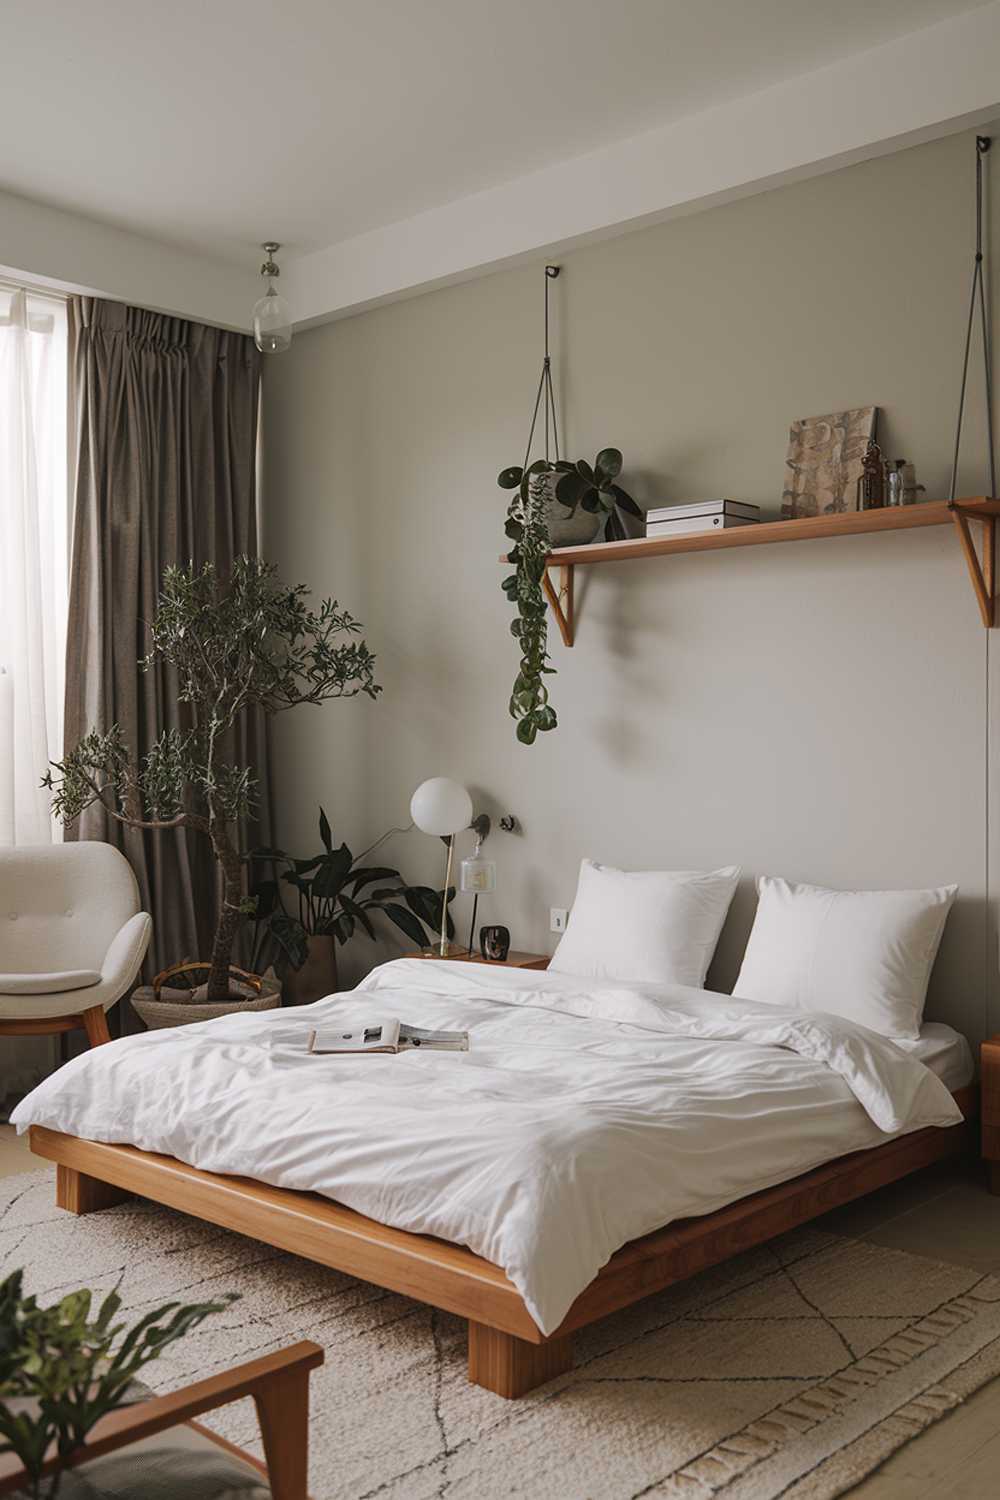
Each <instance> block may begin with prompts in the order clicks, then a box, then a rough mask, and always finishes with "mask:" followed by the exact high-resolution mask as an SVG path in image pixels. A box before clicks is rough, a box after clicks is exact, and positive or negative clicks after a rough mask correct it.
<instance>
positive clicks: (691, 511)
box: [646, 500, 760, 536]
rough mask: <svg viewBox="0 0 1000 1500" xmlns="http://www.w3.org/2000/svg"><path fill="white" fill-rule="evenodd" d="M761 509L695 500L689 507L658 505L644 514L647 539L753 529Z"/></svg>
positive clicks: (738, 503)
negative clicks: (743, 528) (699, 532)
mask: <svg viewBox="0 0 1000 1500" xmlns="http://www.w3.org/2000/svg"><path fill="white" fill-rule="evenodd" d="M759 520H760V506H759V505H748V504H746V503H745V502H744V501H743V500H695V501H693V502H692V503H691V504H690V505H661V506H658V507H657V508H656V509H655V510H648V511H647V512H646V535H647V536H690V535H691V534H692V533H693V532H697V531H723V530H726V529H728V528H729V527H730V526H753V525H754V524H755V523H756V522H758V521H759Z"/></svg>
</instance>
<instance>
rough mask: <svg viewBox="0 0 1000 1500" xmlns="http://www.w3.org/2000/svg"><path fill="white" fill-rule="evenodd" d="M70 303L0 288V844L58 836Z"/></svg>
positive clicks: (4, 286)
mask: <svg viewBox="0 0 1000 1500" xmlns="http://www.w3.org/2000/svg"><path fill="white" fill-rule="evenodd" d="M66 367H67V330H66V304H65V302H64V300H63V299H62V298H59V297H53V296H49V295H47V294H43V293H38V292H35V291H32V290H29V289H26V288H24V287H16V286H10V285H9V284H6V283H4V282H0V844H15V843H16V844H39V843H49V842H50V841H52V840H53V839H55V838H58V837H60V834H59V832H58V829H57V828H56V827H55V826H54V825H53V822H52V818H51V815H50V811H49V802H48V795H47V793H46V792H45V791H44V790H42V789H41V788H40V787H39V782H40V780H41V777H42V775H43V773H44V771H45V768H46V766H47V764H48V762H49V760H51V759H54V758H56V757H59V756H61V754H62V720H63V689H64V671H65V657H66V607H67V594H68V532H69V485H68V477H67V451H66Z"/></svg>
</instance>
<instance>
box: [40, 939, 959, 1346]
mask: <svg viewBox="0 0 1000 1500" xmlns="http://www.w3.org/2000/svg"><path fill="white" fill-rule="evenodd" d="M334 1016H335V1017H336V1018H337V1019H338V1021H339V1020H340V1019H341V1018H342V1019H343V1021H344V1023H345V1025H346V1024H357V1023H359V1022H365V1021H378V1020H381V1019H389V1018H391V1017H399V1018H400V1019H402V1020H404V1021H409V1022H411V1023H413V1024H416V1025H419V1026H431V1027H444V1028H447V1029H449V1030H454V1029H459V1028H462V1029H467V1030H468V1031H469V1032H470V1033H471V1050H470V1051H469V1052H467V1053H443V1052H437V1053H435V1052H426V1051H412V1052H407V1053H402V1054H400V1055H398V1056H368V1057H360V1058H351V1057H344V1056H340V1057H320V1056H312V1055H308V1054H306V1052H305V1050H304V1048H305V1036H306V1033H307V1031H308V1030H309V1029H310V1028H311V1027H312V1026H314V1025H315V1024H316V1023H317V1021H318V1020H320V1019H324V1020H326V1019H329V1018H331V1017H334ZM12 1118H13V1120H14V1123H15V1124H16V1125H17V1127H18V1129H19V1130H24V1129H26V1128H27V1126H28V1125H31V1124H39V1125H47V1126H49V1127H51V1128H52V1129H54V1130H61V1131H66V1132H69V1133H70V1134H73V1135H79V1136H85V1137H88V1138H90V1139H91V1140H98V1141H112V1142H127V1143H129V1144H132V1145H135V1146H139V1147H141V1148H142V1149H143V1150H147V1151H160V1152H165V1153H166V1154H168V1155H170V1156H175V1157H179V1158H180V1159H181V1160H182V1161H186V1162H190V1163H191V1164H193V1165H194V1166H196V1167H201V1168H203V1169H205V1170H207V1171H212V1172H228V1173H237V1174H241V1175H245V1176H248V1177H256V1178H259V1179H261V1180H263V1181H265V1182H270V1183H275V1184H277V1185H279V1186H281V1187H287V1188H298V1189H311V1190H313V1191H316V1192H320V1193H324V1194H326V1195H327V1196H328V1197H330V1198H335V1199H337V1200H338V1201H339V1202H341V1203H346V1204H348V1205H349V1206H350V1207H351V1208H354V1209H357V1210H358V1211H359V1212H361V1213H364V1214H368V1215H370V1216H371V1217H372V1218H374V1219H378V1220H380V1221H381V1222H383V1223H385V1224H393V1225H396V1226H397V1227H398V1228H400V1229H409V1230H414V1231H419V1232H423V1233H427V1234H434V1235H438V1236H440V1237H441V1238H442V1239H446V1240H452V1241H454V1242H456V1243H458V1244H463V1245H468V1246H469V1247H470V1248H471V1249H472V1250H474V1251H476V1252H477V1253H478V1254H479V1255H482V1256H485V1258H486V1259H487V1260H490V1261H493V1262H494V1263H495V1264H496V1265H499V1266H502V1267H503V1268H504V1270H505V1271H506V1272H507V1274H508V1276H509V1277H510V1279H511V1281H513V1282H514V1284H515V1286H516V1287H517V1288H518V1290H519V1291H520V1293H521V1295H522V1296H523V1298H524V1300H525V1302H526V1304H527V1306H528V1308H529V1310H530V1312H531V1315H532V1317H533V1318H534V1319H535V1321H536V1323H537V1324H538V1326H539V1328H541V1329H542V1331H543V1332H544V1333H551V1332H552V1331H553V1330H554V1329H556V1328H557V1327H558V1326H559V1324H560V1322H561V1321H562V1319H563V1317H564V1316H565V1314H566V1312H567V1311H568V1309H569V1307H570V1305H571V1304H572V1302H573V1301H574V1299H575V1298H576V1296H577V1295H578V1293H579V1292H581V1291H582V1290H583V1288H584V1287H585V1286H586V1285H587V1284H588V1283H589V1282H590V1281H591V1280H592V1279H593V1277H594V1276H595V1274H596V1273H597V1271H598V1270H599V1269H600V1267H601V1266H602V1265H603V1264H604V1263H605V1262H606V1261H607V1259H608V1257H609V1256H610V1255H611V1254H613V1252H614V1251H615V1250H617V1249H618V1248H619V1247H620V1246H621V1245H623V1244H625V1243H626V1241H628V1240H632V1239H635V1238H637V1237H638V1236H639V1235H643V1234H648V1233H649V1232H650V1231H651V1230H654V1229H657V1228H660V1227H661V1226H663V1225H665V1224H667V1223H669V1222H670V1221H671V1220H673V1219H677V1218H681V1217H685V1216H687V1215H691V1214H704V1213H708V1212H710V1211H711V1210H713V1209H716V1208H720V1207H721V1206H722V1205H723V1204H726V1203H730V1202H732V1201H734V1200H735V1199H737V1198H741V1197H743V1196H745V1195H746V1194H747V1193H751V1192H755V1191H756V1190H757V1189H759V1188H763V1187H767V1186H770V1185H771V1184H773V1183H777V1182H780V1181H783V1180H784V1179H786V1178H788V1177H792V1176H795V1175H796V1174H797V1173H799V1172H803V1171H806V1170H807V1169H809V1168H810V1167H814V1166H816V1165H818V1164H819V1163H821V1162H823V1161H827V1160H830V1159H831V1158H833V1157H835V1156H840V1155H842V1154H843V1153H845V1152H848V1151H855V1150H859V1149H861V1148H863V1147H868V1146H874V1145H878V1144H879V1143H880V1142H882V1141H884V1140H885V1139H886V1138H887V1136H890V1135H896V1134H900V1133H903V1132H906V1131H911V1130H916V1129H919V1128H920V1127H922V1126H925V1125H941V1126H943V1125H951V1124H953V1123H955V1122H956V1121H957V1120H959V1119H960V1118H961V1115H960V1112H959V1110H958V1108H957V1106H956V1105H955V1102H954V1100H953V1099H952V1097H951V1095H950V1093H949V1092H948V1090H947V1089H946V1088H945V1086H944V1084H943V1083H942V1082H941V1081H940V1079H938V1078H937V1077H935V1075H934V1074H933V1073H932V1072H930V1070H929V1069H927V1068H925V1067H924V1065H923V1064H922V1063H920V1062H918V1061H917V1060H916V1058H914V1057H908V1056H906V1055H905V1054H904V1053H903V1052H901V1051H900V1050H899V1049H898V1048H897V1047H894V1046H893V1045H892V1043H891V1042H887V1041H884V1040H883V1039H882V1038H880V1037H878V1036H875V1035H874V1034H873V1033H872V1032H869V1031H866V1030H865V1029H864V1028H862V1027H860V1026H857V1025H854V1024H852V1023H850V1022H846V1021H843V1020H840V1019H838V1018H836V1017H834V1016H824V1015H803V1014H801V1013H799V1012H792V1011H784V1010H776V1009H775V1008H774V1007H773V1006H770V1005H762V1004H757V1003H754V1002H751V1001H744V1000H737V999H734V998H731V997H729V996H726V995H717V994H712V993H710V992H708V991H705V990H694V989H686V988H683V987H680V986H669V987H657V986H650V985H641V986H640V985H621V984H617V985H608V984H607V983H595V982H593V981H589V980H579V979H574V978H572V977H570V976H568V975H559V974H548V973H542V972H536V971H529V970H515V969H499V968H497V969H487V968H484V967H483V966H481V965H475V964H463V963H454V962H447V963H438V962H431V961H428V960H424V959H400V960H398V961H396V962H394V963H389V964H385V965H383V966H382V967H381V968H379V969H376V970H375V971H374V973H373V974H371V975H370V976H369V977H368V979H367V980H365V982H364V983H363V984H362V985H361V986H360V987H359V988H358V989H357V990H354V991H352V992H350V993H348V994H343V995H334V996H331V997H330V998H329V999H326V1000H321V1001H319V1002H318V1003H317V1004H316V1005H313V1006H309V1007H307V1008H303V1009H301V1010H297V1011H287V1010H285V1011H275V1012H264V1013H258V1014H250V1015H243V1016H236V1017H228V1016H227V1017H223V1018H221V1019H220V1020H217V1021H205V1022H200V1023H199V1024H197V1025H194V1026H186V1027H183V1028H181V1029H179V1030H166V1031H154V1032H148V1033H146V1034H145V1035H142V1036H134V1037H129V1038H126V1039H125V1040H122V1041H118V1042H113V1043H111V1044H110V1045H106V1046H103V1047H99V1048H97V1049H95V1050H94V1051H91V1052H88V1053H86V1054H84V1055H83V1056H82V1057H78V1058H76V1059H75V1060H74V1061H73V1062H71V1063H69V1064H68V1065H67V1066H66V1067H64V1068H61V1069H60V1070H59V1071H58V1072H57V1073H55V1074H53V1075H52V1077H51V1078H49V1079H48V1080H47V1081H46V1082H45V1083H43V1084H42V1085H41V1086H40V1087H39V1088H37V1089H35V1091H34V1092H33V1093H32V1094H30V1095H29V1096H28V1097H27V1098H26V1099H25V1100H24V1101H23V1102H22V1103H21V1104H20V1105H19V1106H18V1108H17V1109H16V1110H15V1112H14V1115H13V1117H12Z"/></svg>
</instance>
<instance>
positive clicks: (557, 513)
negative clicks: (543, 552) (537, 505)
mask: <svg viewBox="0 0 1000 1500" xmlns="http://www.w3.org/2000/svg"><path fill="white" fill-rule="evenodd" d="M561 478H562V475H561V474H546V476H545V486H546V490H547V492H548V498H547V500H546V502H545V520H546V522H547V524H548V528H549V539H550V540H551V542H552V545H553V547H582V546H583V545H584V544H585V543H586V542H592V541H593V540H594V538H595V536H596V535H597V533H598V531H600V529H601V526H602V525H603V523H604V512H603V511H602V512H601V513H600V515H596V516H595V515H592V514H591V512H590V511H589V510H584V509H583V506H582V505H578V506H577V508H576V510H575V511H573V512H572V513H570V511H568V510H567V509H566V507H565V505H561V504H560V503H559V501H558V500H557V499H556V484H557V483H558V481H559V480H560V479H561Z"/></svg>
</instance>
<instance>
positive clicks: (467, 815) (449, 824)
mask: <svg viewBox="0 0 1000 1500" xmlns="http://www.w3.org/2000/svg"><path fill="white" fill-rule="evenodd" d="M410 817H411V818H412V819H413V821H414V823H416V825H417V827H418V828H419V829H420V830H421V832H422V833H436V834H437V835H438V836H439V837H440V838H447V837H448V835H449V834H452V833H460V832H461V830H462V829H463V828H468V826H469V824H470V823H471V822H472V798H471V797H470V796H469V794H468V792H467V791H466V789H465V787H464V786H462V785H461V783H460V782H457V781H450V780H449V779H448V777H447V776H432V777H431V778H430V780H429V781H422V782H421V783H420V785H419V786H418V787H417V790H416V791H415V792H414V793H413V796H412V798H411V799H410Z"/></svg>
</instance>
